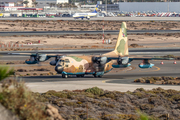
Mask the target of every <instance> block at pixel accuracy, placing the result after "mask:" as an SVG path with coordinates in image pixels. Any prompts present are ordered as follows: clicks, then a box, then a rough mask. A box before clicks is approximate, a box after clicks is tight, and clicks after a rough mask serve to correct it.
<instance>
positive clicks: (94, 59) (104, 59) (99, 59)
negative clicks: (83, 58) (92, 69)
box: [92, 57, 107, 65]
mask: <svg viewBox="0 0 180 120" xmlns="http://www.w3.org/2000/svg"><path fill="white" fill-rule="evenodd" d="M92 62H93V63H97V64H98V65H104V64H106V63H107V57H92Z"/></svg>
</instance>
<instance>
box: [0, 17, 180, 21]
mask: <svg viewBox="0 0 180 120" xmlns="http://www.w3.org/2000/svg"><path fill="white" fill-rule="evenodd" d="M1 20H76V19H74V18H73V17H55V18H41V17H39V18H23V17H5V18H1ZM92 20H105V21H106V20H108V21H180V17H95V18H91V19H90V21H92ZM76 21H82V20H81V19H79V20H76ZM85 21H87V20H86V19H85Z"/></svg>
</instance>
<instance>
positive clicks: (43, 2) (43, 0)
mask: <svg viewBox="0 0 180 120" xmlns="http://www.w3.org/2000/svg"><path fill="white" fill-rule="evenodd" d="M36 2H38V4H37V7H41V8H44V7H46V6H51V4H53V5H54V6H56V4H60V3H69V0H36Z"/></svg>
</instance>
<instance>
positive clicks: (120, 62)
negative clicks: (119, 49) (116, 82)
mask: <svg viewBox="0 0 180 120" xmlns="http://www.w3.org/2000/svg"><path fill="white" fill-rule="evenodd" d="M128 62H129V57H122V58H119V59H118V60H117V63H118V64H119V65H121V64H122V65H127V64H128Z"/></svg>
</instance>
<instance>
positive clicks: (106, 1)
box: [106, 0, 107, 15]
mask: <svg viewBox="0 0 180 120" xmlns="http://www.w3.org/2000/svg"><path fill="white" fill-rule="evenodd" d="M106 15H107V0H106Z"/></svg>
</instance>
